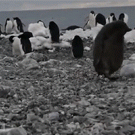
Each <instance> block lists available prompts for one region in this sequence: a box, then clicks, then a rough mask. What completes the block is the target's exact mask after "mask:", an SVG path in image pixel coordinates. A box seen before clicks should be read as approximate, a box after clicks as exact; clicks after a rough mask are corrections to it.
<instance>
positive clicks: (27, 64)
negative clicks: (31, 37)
mask: <svg viewBox="0 0 135 135" xmlns="http://www.w3.org/2000/svg"><path fill="white" fill-rule="evenodd" d="M18 65H20V66H23V68H25V69H27V70H31V69H38V68H40V67H39V64H38V63H37V61H36V60H34V59H31V58H25V59H24V60H23V61H21V62H18Z"/></svg>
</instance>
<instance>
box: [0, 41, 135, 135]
mask: <svg viewBox="0 0 135 135" xmlns="http://www.w3.org/2000/svg"><path fill="white" fill-rule="evenodd" d="M84 45H85V46H89V47H91V50H90V51H85V52H84V57H83V58H81V59H75V58H73V57H72V55H71V51H70V49H64V48H63V49H60V50H59V51H55V52H53V53H48V52H47V51H46V50H38V51H35V52H33V53H31V54H29V55H25V56H23V57H17V58H15V57H13V56H12V51H11V44H10V43H9V41H8V40H7V39H2V40H1V41H0V69H1V70H0V135H26V134H27V135H135V104H134V103H135V78H126V77H121V78H119V79H118V80H117V81H109V80H108V79H105V78H99V77H97V74H96V72H95V71H94V68H93V59H92V42H91V40H90V39H89V40H84ZM134 51H135V44H128V45H126V46H125V54H124V59H128V58H129V57H130V56H131V54H133V53H134ZM116 74H119V71H118V72H117V73H116ZM20 126H21V127H20ZM7 129H8V130H7ZM3 132H5V134H4V133H3ZM9 132H10V133H9Z"/></svg>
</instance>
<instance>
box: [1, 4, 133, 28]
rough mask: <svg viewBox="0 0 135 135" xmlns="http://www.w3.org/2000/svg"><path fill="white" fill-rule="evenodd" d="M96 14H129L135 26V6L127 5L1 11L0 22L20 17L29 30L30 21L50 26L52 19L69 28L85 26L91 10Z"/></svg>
mask: <svg viewBox="0 0 135 135" xmlns="http://www.w3.org/2000/svg"><path fill="white" fill-rule="evenodd" d="M92 10H93V11H94V12H95V13H96V14H97V13H101V14H103V15H104V16H105V17H106V18H107V17H108V16H109V14H110V13H115V16H116V18H118V17H119V15H120V14H121V13H126V14H128V17H129V20H128V26H129V27H130V28H132V29H133V28H135V6H125V7H100V8H99V7H98V8H92V7H90V8H80V9H55V10H53V9H51V10H29V11H1V12H0V23H1V24H2V25H3V28H4V25H5V21H6V19H7V18H10V19H13V17H19V18H20V19H21V20H22V22H23V23H24V24H25V27H24V30H25V31H27V29H28V25H29V24H30V23H35V22H37V21H38V20H42V21H44V23H45V25H46V26H47V27H48V25H49V22H50V21H52V20H53V21H55V22H56V23H57V25H58V26H59V28H60V29H64V28H67V27H68V26H71V25H78V26H80V27H83V26H84V24H85V23H86V21H87V17H88V15H89V13H90V12H91V11H92Z"/></svg>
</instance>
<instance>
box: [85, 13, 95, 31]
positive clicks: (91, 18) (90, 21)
mask: <svg viewBox="0 0 135 135" xmlns="http://www.w3.org/2000/svg"><path fill="white" fill-rule="evenodd" d="M95 25H96V23H95V12H94V11H91V12H90V14H89V19H88V21H87V22H86V24H85V25H84V27H83V28H84V29H85V27H86V29H91V28H92V27H95Z"/></svg>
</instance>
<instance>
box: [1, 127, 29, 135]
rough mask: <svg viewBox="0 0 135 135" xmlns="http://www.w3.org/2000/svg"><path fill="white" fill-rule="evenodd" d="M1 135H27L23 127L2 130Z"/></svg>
mask: <svg viewBox="0 0 135 135" xmlns="http://www.w3.org/2000/svg"><path fill="white" fill-rule="evenodd" d="M0 135H27V132H26V130H25V129H24V128H23V127H18V128H8V129H0Z"/></svg>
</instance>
